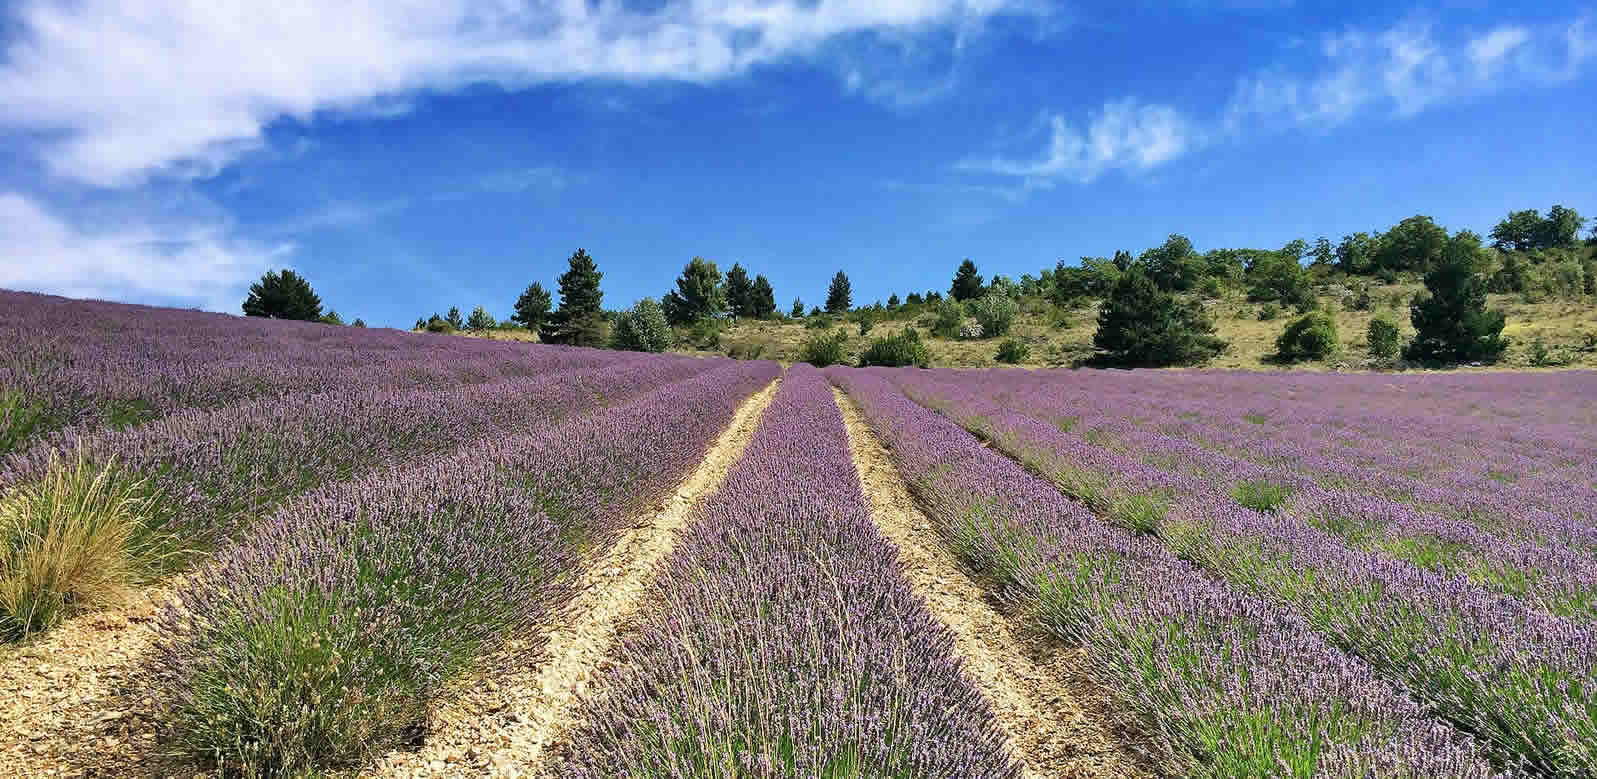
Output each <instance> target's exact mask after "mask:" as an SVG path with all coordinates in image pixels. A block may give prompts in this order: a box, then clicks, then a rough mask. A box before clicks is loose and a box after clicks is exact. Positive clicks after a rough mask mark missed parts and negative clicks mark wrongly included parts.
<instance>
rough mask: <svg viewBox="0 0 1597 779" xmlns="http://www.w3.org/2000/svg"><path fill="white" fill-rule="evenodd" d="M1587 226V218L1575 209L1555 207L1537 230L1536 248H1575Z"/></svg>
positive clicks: (1549, 211)
mask: <svg viewBox="0 0 1597 779" xmlns="http://www.w3.org/2000/svg"><path fill="white" fill-rule="evenodd" d="M1585 224H1586V220H1585V218H1584V217H1582V216H1581V215H1580V214H1579V213H1577V212H1576V211H1575V209H1573V208H1565V207H1563V206H1553V207H1552V208H1551V209H1549V210H1548V211H1547V218H1546V219H1543V220H1542V223H1541V224H1540V225H1539V226H1538V227H1537V229H1536V246H1537V248H1539V249H1553V248H1558V247H1563V246H1574V245H1575V243H1576V241H1577V240H1579V236H1580V228H1581V227H1582V226H1583V225H1585Z"/></svg>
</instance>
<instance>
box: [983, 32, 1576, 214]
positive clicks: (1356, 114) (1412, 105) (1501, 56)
mask: <svg viewBox="0 0 1597 779" xmlns="http://www.w3.org/2000/svg"><path fill="white" fill-rule="evenodd" d="M1594 58H1597V31H1594V28H1593V25H1592V23H1591V22H1590V20H1589V19H1588V18H1586V17H1581V18H1578V19H1575V20H1573V21H1570V22H1567V23H1565V24H1561V25H1549V26H1543V27H1535V28H1533V27H1527V26H1522V25H1512V24H1510V25H1503V26H1499V27H1496V28H1493V29H1490V30H1487V31H1485V32H1482V33H1479V34H1475V35H1462V36H1453V37H1451V38H1445V39H1444V37H1443V36H1441V35H1439V34H1438V32H1437V29H1436V27H1435V25H1432V24H1423V23H1416V22H1407V23H1403V24H1399V25H1396V26H1394V27H1391V28H1389V29H1386V30H1382V31H1377V32H1369V31H1361V30H1347V31H1343V32H1340V33H1336V34H1332V35H1326V36H1324V37H1322V38H1321V40H1320V45H1319V47H1318V50H1317V52H1316V53H1315V54H1314V56H1313V57H1312V59H1311V60H1310V61H1309V62H1308V63H1306V64H1305V65H1303V66H1300V67H1299V68H1298V69H1297V70H1292V69H1289V68H1285V67H1276V68H1271V69H1268V70H1266V71H1263V72H1259V73H1254V74H1250V75H1248V76H1246V77H1244V78H1242V79H1240V80H1239V82H1238V84H1237V86H1236V88H1235V90H1234V91H1233V92H1232V94H1231V97H1230V98H1229V99H1228V100H1227V101H1226V102H1225V103H1224V105H1223V106H1222V107H1221V109H1220V110H1219V112H1218V113H1217V114H1216V115H1211V116H1208V117H1197V116H1194V115H1192V114H1190V113H1188V112H1185V111H1183V110H1181V109H1179V108H1177V107H1175V106H1173V105H1170V104H1160V103H1142V102H1137V101H1135V100H1129V99H1128V100H1119V101H1114V102H1110V103H1108V104H1106V105H1105V106H1104V107H1103V108H1102V109H1101V110H1099V111H1097V112H1094V113H1093V114H1091V115H1090V116H1089V117H1087V119H1086V121H1085V122H1084V123H1080V124H1078V123H1074V122H1072V120H1071V119H1070V118H1068V117H1067V116H1065V115H1064V114H1062V113H1056V114H1052V115H1050V116H1049V117H1047V123H1046V124H1047V129H1048V140H1047V142H1046V144H1045V147H1044V149H1043V150H1042V152H1041V153H1040V154H1038V155H1036V156H1033V157H1031V158H1029V159H1024V158H1023V159H1015V158H1010V157H1002V156H994V157H986V158H967V159H966V160H964V161H961V162H960V163H958V165H957V167H958V168H960V169H962V170H966V171H976V172H983V173H990V174H997V175H1000V176H1009V177H1019V178H1021V179H1023V180H1024V181H1025V182H1026V183H1027V186H1028V187H1030V188H1037V187H1046V186H1051V185H1052V184H1053V182H1055V181H1057V180H1060V179H1066V180H1074V181H1078V182H1082V183H1085V182H1090V181H1093V180H1094V179H1097V178H1098V177H1100V176H1102V175H1104V174H1105V173H1108V172H1110V171H1115V170H1121V171H1131V172H1136V171H1145V170H1148V169H1151V168H1154V167H1157V166H1159V165H1161V164H1164V163H1167V162H1170V161H1172V160H1175V159H1178V158H1180V157H1181V156H1183V155H1185V154H1188V153H1190V152H1193V151H1195V150H1197V149H1199V148H1202V147H1203V146H1205V145H1208V144H1211V143H1215V142H1218V141H1222V140H1238V139H1242V138H1245V137H1246V136H1248V135H1250V134H1254V133H1259V132H1280V131H1285V130H1292V129H1309V130H1316V131H1325V130H1330V129H1332V128H1335V127H1337V126H1340V125H1342V124H1345V123H1347V122H1350V121H1353V120H1355V119H1358V118H1361V117H1367V116H1386V117H1392V118H1399V119H1401V118H1407V117H1412V116H1415V115H1417V114H1419V113H1421V112H1423V111H1426V110H1429V109H1432V108H1434V107H1437V106H1440V105H1444V104H1448V103H1453V102H1458V101H1463V100H1468V99H1471V98H1476V97H1480V96H1482V95H1487V94H1492V93H1496V92H1501V91H1504V90H1507V89H1510V88H1532V87H1537V86H1545V85H1551V84H1558V83H1564V82H1567V81H1569V80H1571V79H1574V78H1576V77H1578V76H1579V75H1580V74H1581V72H1582V69H1583V67H1584V66H1585V65H1586V63H1588V62H1589V61H1590V60H1592V59H1594Z"/></svg>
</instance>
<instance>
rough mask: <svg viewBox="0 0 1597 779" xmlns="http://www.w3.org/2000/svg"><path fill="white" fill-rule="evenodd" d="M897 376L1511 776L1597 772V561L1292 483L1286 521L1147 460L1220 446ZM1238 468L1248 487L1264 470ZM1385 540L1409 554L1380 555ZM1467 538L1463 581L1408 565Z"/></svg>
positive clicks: (991, 384) (1392, 549) (948, 381)
mask: <svg viewBox="0 0 1597 779" xmlns="http://www.w3.org/2000/svg"><path fill="white" fill-rule="evenodd" d="M1139 378H1141V379H1143V380H1144V381H1146V382H1149V383H1157V382H1158V381H1159V380H1160V378H1159V377H1158V376H1145V375H1140V374H1139ZM892 380H893V381H894V382H895V383H896V384H897V385H898V386H899V387H900V388H902V389H903V390H904V391H905V392H906V393H907V394H908V395H910V396H911V397H913V398H915V399H916V400H918V401H920V402H922V403H923V404H925V405H927V406H930V407H934V408H936V409H938V410H940V411H942V412H943V413H944V414H945V415H947V416H948V417H950V418H951V419H953V420H955V421H957V422H959V423H960V424H961V425H964V426H965V427H967V428H969V429H970V430H972V431H974V432H977V433H978V434H980V435H981V436H982V437H985V438H988V439H990V440H991V441H992V442H993V443H994V444H995V445H996V446H997V447H998V448H1000V449H1002V450H1003V451H1005V452H1006V453H1008V454H1009V455H1011V456H1012V457H1014V458H1016V459H1017V460H1019V461H1020V462H1022V463H1025V464H1026V465H1027V466H1028V467H1030V468H1031V469H1032V470H1033V471H1035V472H1037V473H1040V474H1043V475H1045V476H1047V477H1048V478H1050V479H1051V480H1052V481H1053V482H1054V483H1055V484H1056V485H1057V486H1058V487H1060V488H1062V489H1063V491H1064V492H1066V493H1068V494H1070V495H1072V496H1074V497H1076V498H1077V499H1079V500H1081V501H1082V502H1083V503H1084V504H1085V505H1088V506H1091V507H1092V508H1093V509H1094V510H1095V511H1096V512H1097V513H1098V514H1099V515H1100V516H1101V517H1102V518H1104V519H1105V520H1107V521H1110V522H1113V523H1115V524H1118V525H1120V526H1122V527H1125V528H1127V529H1129V530H1132V531H1136V532H1141V533H1148V534H1151V536H1150V537H1156V538H1157V539H1158V540H1159V541H1161V542H1162V543H1163V545H1164V546H1165V547H1167V548H1168V549H1169V550H1170V551H1171V552H1173V553H1175V554H1177V555H1179V556H1180V557H1182V558H1183V559H1186V560H1190V561H1192V562H1194V563H1195V564H1197V565H1199V566H1201V567H1202V568H1203V569H1204V570H1205V571H1207V572H1208V573H1210V574H1212V575H1215V576H1217V577H1219V578H1220V579H1221V580H1223V581H1225V582H1227V583H1228V584H1229V585H1230V586H1231V587H1232V588H1234V590H1235V591H1237V592H1245V593H1249V594H1251V595H1252V596H1253V597H1258V598H1260V599H1263V600H1265V601H1268V602H1270V603H1272V604H1274V607H1275V608H1277V609H1284V610H1285V612H1284V613H1289V614H1292V615H1294V618H1297V619H1301V620H1302V621H1303V624H1305V625H1306V626H1308V627H1310V628H1312V630H1313V631H1315V632H1316V633H1318V634H1319V635H1320V636H1322V637H1324V638H1325V640H1327V641H1329V642H1331V643H1332V644H1334V645H1336V646H1338V647H1340V648H1342V649H1343V650H1345V651H1347V652H1350V653H1352V654H1355V655H1357V656H1359V657H1360V658H1362V659H1363V660H1364V661H1365V662H1367V663H1368V664H1369V665H1370V667H1372V668H1374V669H1375V670H1376V671H1378V672H1379V673H1381V674H1382V675H1383V676H1386V677H1387V678H1389V679H1391V680H1393V681H1394V682H1396V683H1399V684H1401V685H1402V686H1403V687H1404V688H1405V689H1406V690H1407V691H1409V692H1410V693H1411V694H1413V695H1415V696H1416V697H1417V698H1418V699H1420V700H1421V701H1423V702H1425V704H1426V705H1427V706H1428V707H1429V708H1430V709H1431V711H1433V712H1435V713H1436V714H1438V715H1440V716H1442V717H1444V718H1446V719H1448V720H1450V721H1452V722H1454V723H1456V724H1457V725H1458V726H1459V727H1461V728H1462V729H1464V730H1466V731H1469V732H1472V733H1474V734H1476V735H1477V736H1478V737H1479V738H1480V739H1481V740H1482V741H1483V742H1485V743H1486V744H1487V745H1488V746H1489V748H1490V749H1491V750H1492V751H1493V753H1494V755H1495V756H1496V759H1497V760H1498V761H1499V763H1500V764H1502V765H1505V766H1517V767H1523V768H1526V769H1529V770H1533V771H1535V772H1538V773H1543V774H1546V775H1555V776H1585V775H1591V774H1592V773H1593V772H1597V633H1594V631H1593V625H1592V619H1591V616H1592V614H1591V600H1592V593H1593V592H1594V591H1597V590H1594V588H1593V582H1594V581H1597V578H1594V577H1593V575H1592V569H1591V567H1590V565H1589V562H1588V561H1587V559H1586V558H1582V557H1580V556H1578V555H1570V554H1566V553H1563V552H1561V551H1560V550H1558V549H1554V548H1549V547H1544V546H1533V545H1527V544H1522V543H1516V542H1512V541H1503V542H1500V544H1495V545H1494V542H1493V539H1491V538H1490V537H1486V536H1485V535H1484V534H1483V533H1481V532H1479V531H1476V533H1475V535H1473V536H1471V535H1470V534H1469V532H1468V530H1466V529H1465V528H1463V527H1458V526H1446V525H1445V521H1444V518H1440V517H1436V516H1427V515H1425V514H1424V513H1423V512H1417V511H1414V510H1413V509H1412V507H1405V506H1403V505H1402V504H1398V503H1393V502H1384V503H1370V502H1368V501H1367V500H1365V499H1363V498H1361V497H1360V496H1359V495H1357V494H1356V493H1355V492H1350V491H1347V490H1340V491H1339V490H1334V489H1326V488H1323V487H1320V486H1319V485H1316V484H1313V483H1309V484H1302V483H1294V482H1291V481H1287V482H1285V483H1286V484H1287V485H1288V486H1289V487H1291V488H1294V489H1297V490H1299V492H1298V494H1295V495H1293V496H1292V502H1291V503H1288V504H1284V505H1282V506H1279V507H1278V508H1280V511H1279V513H1272V512H1271V511H1269V508H1271V506H1272V505H1274V501H1264V502H1263V503H1262V505H1261V504H1260V503H1259V502H1258V501H1259V499H1260V496H1259V495H1257V494H1255V493H1254V492H1251V491H1250V490H1249V489H1240V490H1239V489H1236V487H1237V486H1242V487H1248V486H1249V485H1248V484H1243V485H1236V484H1234V483H1233V482H1232V481H1229V480H1227V479H1224V478H1195V477H1194V476H1191V475H1187V474H1185V473H1182V472H1180V470H1182V469H1179V468H1178V469H1175V470H1167V469H1163V468H1159V467H1154V466H1152V465H1149V464H1148V462H1145V461H1144V460H1143V458H1142V457H1139V456H1135V455H1139V454H1140V455H1142V456H1143V457H1146V458H1148V459H1150V460H1159V461H1162V462H1166V463H1169V462H1181V461H1191V460H1199V459H1202V458H1207V457H1213V456H1215V455H1214V453H1212V452H1209V451H1208V450H1205V449H1204V448H1203V447H1201V446H1194V445H1191V444H1190V443H1189V442H1184V441H1182V440H1180V439H1175V438H1170V437H1165V438H1152V437H1143V438H1136V437H1132V438H1131V439H1128V440H1134V441H1135V442H1137V443H1138V444H1139V445H1140V446H1157V447H1159V448H1157V449H1147V450H1138V451H1137V452H1135V453H1133V454H1127V453H1123V452H1117V451H1115V450H1113V449H1111V448H1109V447H1106V446H1102V445H1099V444H1098V443H1096V442H1095V440H1094V438H1095V437H1094V436H1093V435H1091V434H1090V432H1089V433H1087V434H1084V435H1078V434H1076V432H1077V431H1076V428H1075V427H1073V426H1070V425H1060V424H1058V422H1059V418H1058V416H1057V415H1058V413H1059V412H1060V410H1061V409H1060V407H1059V406H1058V405H1057V404H1048V403H1046V402H1045V401H1043V400H1042V398H1041V397H1040V396H1041V395H1042V394H1043V393H1029V394H1027V393H1012V392H1006V389H1005V384H1006V377H1004V376H1002V375H986V376H983V377H982V381H980V382H977V381H971V380H970V377H968V376H966V377H950V376H947V375H944V376H937V375H931V374H924V373H923V374H912V373H909V372H898V373H894V374H892ZM1019 380H1022V381H1031V379H1025V378H1022V379H1019ZM1252 380H1253V381H1261V380H1262V379H1259V378H1255V379H1252ZM997 397H1003V398H1005V399H1006V402H1005V403H1000V402H996V401H995V398H997ZM1009 403H1015V404H1016V405H1015V406H1013V407H1011V406H1010V405H1008V404H1009ZM1020 403H1025V404H1026V405H1024V406H1021V405H1019V404H1020ZM1062 428H1069V429H1068V430H1066V429H1062ZM1120 432H1125V431H1124V430H1123V429H1122V430H1121V431H1120ZM1236 467H1237V469H1238V470H1239V471H1240V472H1241V473H1242V474H1243V477H1244V478H1246V476H1247V474H1248V473H1249V471H1248V470H1247V468H1246V467H1243V466H1241V465H1238V466H1236ZM1219 470H1223V469H1216V470H1214V471H1210V473H1211V474H1212V473H1217V472H1218V471H1219ZM1268 475H1269V476H1270V477H1271V478H1284V477H1285V476H1288V475H1289V474H1282V473H1279V472H1275V471H1271V472H1270V473H1269V474H1268ZM1252 486H1257V485H1256V484H1254V485H1252ZM1240 503H1249V504H1254V505H1255V506H1256V508H1249V507H1247V506H1244V505H1239V504H1240ZM1256 509H1263V510H1256ZM1371 527H1374V528H1376V529H1375V530H1370V528H1371ZM1361 528H1362V529H1361ZM1369 533H1373V534H1375V535H1377V536H1378V537H1379V538H1381V539H1397V540H1399V541H1401V540H1402V539H1409V544H1408V545H1407V547H1405V545H1404V544H1402V543H1397V542H1393V543H1366V541H1368V538H1367V537H1366V536H1365V535H1363V534H1369ZM1466 542H1467V543H1470V544H1474V546H1473V547H1471V548H1470V551H1469V552H1468V553H1467V554H1464V555H1463V556H1464V557H1465V558H1467V559H1469V560H1473V561H1476V562H1472V563H1470V565H1476V566H1481V567H1482V570H1480V571H1471V572H1469V573H1461V572H1458V571H1455V570H1452V567H1451V566H1450V565H1448V564H1446V563H1444V562H1438V559H1439V557H1440V556H1445V554H1442V555H1431V556H1427V555H1425V554H1404V553H1403V552H1404V550H1405V548H1407V549H1408V550H1409V551H1413V550H1415V549H1419V550H1423V549H1424V548H1425V547H1426V546H1429V547H1431V548H1441V549H1442V551H1443V552H1444V553H1447V552H1450V551H1456V550H1450V547H1449V546H1447V545H1463V544H1465V543H1466ZM1494 553H1495V554H1494ZM1460 554H1463V553H1460ZM1472 575H1473V576H1474V578H1475V579H1476V580H1477V581H1484V582H1485V583H1487V584H1489V585H1490V586H1491V588H1487V587H1483V586H1481V585H1480V584H1477V583H1476V581H1472V578H1471V577H1472ZM1504 592H1508V593H1510V594H1513V595H1518V596H1520V597H1519V598H1515V597H1509V596H1507V595H1505V594H1503V593H1504ZM1561 614H1568V615H1570V616H1568V617H1566V616H1561Z"/></svg>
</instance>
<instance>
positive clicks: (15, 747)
mask: <svg viewBox="0 0 1597 779" xmlns="http://www.w3.org/2000/svg"><path fill="white" fill-rule="evenodd" d="M175 586H176V582H168V583H167V584H166V585H165V586H162V587H157V588H153V589H150V590H147V591H145V592H143V593H140V594H137V595H134V596H132V597H131V598H130V600H129V602H128V603H127V604H126V605H124V606H121V607H119V608H115V609H107V610H104V611H99V612H94V613H90V614H84V615H81V616H79V617H75V618H73V619H71V620H68V621H67V622H66V623H65V624H62V625H60V626H58V627H56V628H54V629H52V630H50V631H49V632H47V633H44V634H43V635H41V636H39V637H38V638H37V639H35V640H32V641H29V642H28V643H26V644H23V645H21V646H18V647H15V648H11V649H6V650H0V776H6V777H11V776H21V777H45V776H118V777H123V776H160V775H166V774H168V773H169V772H170V771H171V766H169V765H165V764H164V763H162V761H161V760H160V758H159V757H158V756H157V754H156V743H155V735H156V722H155V719H154V715H153V714H152V711H153V709H154V704H155V701H154V700H153V699H151V698H150V697H148V694H147V691H145V690H142V689H140V688H139V686H138V684H137V682H136V679H135V674H136V671H137V669H138V666H139V664H140V663H141V662H142V661H143V659H144V656H145V654H146V652H147V651H148V650H149V648H150V645H151V643H152V642H153V641H154V638H155V630H154V620H155V616H156V614H157V612H158V611H159V610H160V608H161V606H162V605H163V604H164V603H165V602H166V599H167V597H168V594H169V593H170V592H171V591H172V589H173V587H175ZM195 773H197V769H190V770H188V771H186V772H185V773H184V774H183V775H185V776H192V775H194V774H195Z"/></svg>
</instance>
